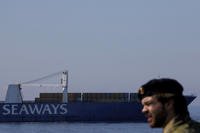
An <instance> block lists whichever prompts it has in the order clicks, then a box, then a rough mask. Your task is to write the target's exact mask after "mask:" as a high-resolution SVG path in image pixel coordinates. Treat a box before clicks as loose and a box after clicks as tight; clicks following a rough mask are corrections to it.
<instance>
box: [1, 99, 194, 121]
mask: <svg viewBox="0 0 200 133" xmlns="http://www.w3.org/2000/svg"><path fill="white" fill-rule="evenodd" d="M186 99H187V103H188V104H189V103H191V102H192V101H193V100H194V99H195V97H194V96H187V97H186ZM141 109H142V106H141V104H140V103H139V102H69V103H22V104H19V103H0V122H55V121H68V122H146V119H145V117H144V115H143V114H142V113H141Z"/></svg>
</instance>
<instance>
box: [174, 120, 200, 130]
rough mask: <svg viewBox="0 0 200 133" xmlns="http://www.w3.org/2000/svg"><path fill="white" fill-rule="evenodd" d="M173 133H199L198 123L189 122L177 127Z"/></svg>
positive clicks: (199, 125)
mask: <svg viewBox="0 0 200 133" xmlns="http://www.w3.org/2000/svg"><path fill="white" fill-rule="evenodd" d="M175 133H200V123H199V122H197V121H194V120H190V121H188V122H186V123H184V124H182V125H180V126H178V127H177V128H176V132H175Z"/></svg>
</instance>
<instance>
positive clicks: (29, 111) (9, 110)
mask: <svg viewBox="0 0 200 133" xmlns="http://www.w3.org/2000/svg"><path fill="white" fill-rule="evenodd" d="M0 107H1V108H0V110H1V114H2V115H44V114H45V115H59V114H60V115H64V114H67V112H68V111H67V104H4V105H2V106H0Z"/></svg>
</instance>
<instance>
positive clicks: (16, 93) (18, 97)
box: [5, 70, 68, 103]
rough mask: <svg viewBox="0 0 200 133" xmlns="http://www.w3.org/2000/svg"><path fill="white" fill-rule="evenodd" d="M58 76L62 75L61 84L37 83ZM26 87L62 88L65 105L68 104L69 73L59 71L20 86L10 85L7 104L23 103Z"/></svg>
mask: <svg viewBox="0 0 200 133" xmlns="http://www.w3.org/2000/svg"><path fill="white" fill-rule="evenodd" d="M56 75H61V78H60V83H55V84H44V83H36V82H38V81H41V80H45V79H48V78H51V77H54V76H56ZM25 86H31V87H62V89H63V99H62V100H63V103H67V102H68V97H67V94H68V71H67V70H64V71H59V72H56V73H53V74H50V75H47V76H44V77H41V78H37V79H34V80H30V81H26V82H22V83H19V84H10V85H8V89H7V94H6V99H5V103H22V102H23V98H22V93H21V89H22V88H23V87H25Z"/></svg>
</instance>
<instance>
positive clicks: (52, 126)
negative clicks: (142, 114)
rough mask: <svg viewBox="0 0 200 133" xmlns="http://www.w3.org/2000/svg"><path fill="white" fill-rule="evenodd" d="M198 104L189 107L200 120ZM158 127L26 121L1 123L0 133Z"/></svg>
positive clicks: (145, 132)
mask: <svg viewBox="0 0 200 133" xmlns="http://www.w3.org/2000/svg"><path fill="white" fill-rule="evenodd" d="M199 107H200V106H196V107H193V108H189V109H190V113H191V116H192V118H193V119H195V120H197V121H200V108H199ZM161 132H162V129H160V128H153V129H152V128H150V127H149V125H148V123H70V122H48V123H40V122H34V123H31V122H27V123H1V124H0V133H161Z"/></svg>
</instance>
